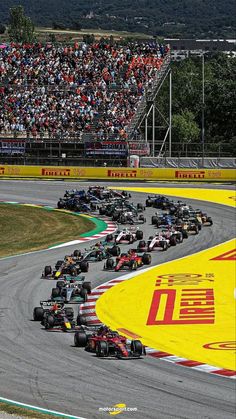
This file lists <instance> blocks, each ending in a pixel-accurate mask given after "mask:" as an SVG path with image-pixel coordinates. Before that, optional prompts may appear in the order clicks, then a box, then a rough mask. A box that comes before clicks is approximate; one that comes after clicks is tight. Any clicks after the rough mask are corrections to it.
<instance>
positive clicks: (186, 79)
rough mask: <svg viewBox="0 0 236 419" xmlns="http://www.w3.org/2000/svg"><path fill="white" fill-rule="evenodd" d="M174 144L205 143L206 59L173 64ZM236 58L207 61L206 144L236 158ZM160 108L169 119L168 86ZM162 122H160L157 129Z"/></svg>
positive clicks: (210, 59)
mask: <svg viewBox="0 0 236 419" xmlns="http://www.w3.org/2000/svg"><path fill="white" fill-rule="evenodd" d="M172 73H173V103H172V109H173V121H172V123H173V141H176V142H178V141H179V142H182V143H183V144H184V143H186V142H187V143H189V142H190V143H193V142H200V141H201V118H202V59H201V57H196V58H193V59H187V60H184V61H182V62H181V63H173V64H172ZM235 80H236V58H233V57H227V56H226V55H224V54H217V55H215V56H214V57H205V89H204V90H205V109H204V111H205V141H206V143H208V144H211V149H212V151H214V150H217V148H218V147H219V145H220V144H221V145H222V147H225V149H227V151H229V152H231V153H232V154H234V152H235V147H236V142H235V133H236V96H235V88H236V82H235ZM158 106H159V107H160V109H161V111H162V112H163V113H164V114H166V115H168V109H167V108H168V86H167V83H166V86H164V89H163V90H162V93H161V95H160V97H159V103H158ZM159 122H160V121H157V125H158V123H159Z"/></svg>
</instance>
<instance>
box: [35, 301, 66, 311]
mask: <svg viewBox="0 0 236 419" xmlns="http://www.w3.org/2000/svg"><path fill="white" fill-rule="evenodd" d="M55 303H56V302H55V301H52V300H47V301H40V305H41V307H42V308H50V307H52V306H54V305H55ZM56 304H57V306H58V309H59V310H61V309H62V308H63V307H64V303H58V302H57V303H56Z"/></svg>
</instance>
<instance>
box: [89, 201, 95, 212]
mask: <svg viewBox="0 0 236 419" xmlns="http://www.w3.org/2000/svg"><path fill="white" fill-rule="evenodd" d="M90 208H91V210H92V211H95V210H96V209H97V206H96V204H94V203H93V202H92V203H91V204H90Z"/></svg>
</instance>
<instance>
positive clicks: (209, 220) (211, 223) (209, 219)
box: [206, 218, 213, 226]
mask: <svg viewBox="0 0 236 419" xmlns="http://www.w3.org/2000/svg"><path fill="white" fill-rule="evenodd" d="M206 223H208V224H209V226H212V225H213V221H212V219H211V218H207V220H206Z"/></svg>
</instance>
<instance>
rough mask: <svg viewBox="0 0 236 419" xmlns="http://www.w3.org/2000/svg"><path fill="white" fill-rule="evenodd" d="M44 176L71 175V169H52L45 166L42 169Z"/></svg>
mask: <svg viewBox="0 0 236 419" xmlns="http://www.w3.org/2000/svg"><path fill="white" fill-rule="evenodd" d="M41 175H42V176H70V169H52V168H47V167H45V168H43V169H42V171H41Z"/></svg>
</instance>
